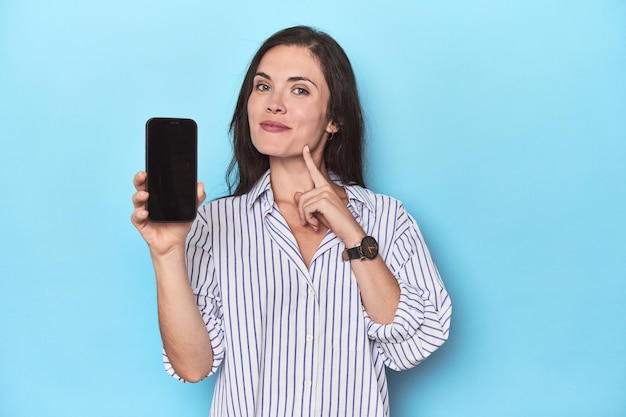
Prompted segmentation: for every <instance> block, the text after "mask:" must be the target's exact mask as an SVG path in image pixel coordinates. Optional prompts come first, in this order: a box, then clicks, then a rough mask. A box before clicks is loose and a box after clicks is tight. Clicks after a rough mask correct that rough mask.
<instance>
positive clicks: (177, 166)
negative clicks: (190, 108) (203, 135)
mask: <svg viewBox="0 0 626 417" xmlns="http://www.w3.org/2000/svg"><path fill="white" fill-rule="evenodd" d="M197 171H198V126H197V125H196V122H195V121H193V120H191V119H178V118H165V117H155V118H152V119H150V120H148V121H147V122H146V173H147V174H148V176H147V180H146V181H147V182H146V190H147V191H148V193H149V197H148V203H147V205H146V209H147V210H148V212H149V215H148V219H149V220H150V221H153V222H167V223H174V222H190V221H192V220H193V219H194V218H195V217H196V204H197V192H196V184H197V175H198V174H197Z"/></svg>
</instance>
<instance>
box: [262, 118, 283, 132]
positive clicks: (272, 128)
mask: <svg viewBox="0 0 626 417" xmlns="http://www.w3.org/2000/svg"><path fill="white" fill-rule="evenodd" d="M261 128H262V129H263V130H265V131H266V132H271V133H280V132H284V131H285V130H289V127H287V126H285V125H284V124H282V123H279V122H272V121H270V120H267V121H265V122H261Z"/></svg>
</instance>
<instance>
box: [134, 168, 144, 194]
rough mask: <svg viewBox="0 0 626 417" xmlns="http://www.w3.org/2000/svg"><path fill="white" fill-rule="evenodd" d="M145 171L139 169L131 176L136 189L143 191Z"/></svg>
mask: <svg viewBox="0 0 626 417" xmlns="http://www.w3.org/2000/svg"><path fill="white" fill-rule="evenodd" d="M146 176H147V175H146V172H145V171H139V172H138V173H137V174H135V176H134V177H133V185H134V186H135V189H136V190H137V191H144V190H145V189H146Z"/></svg>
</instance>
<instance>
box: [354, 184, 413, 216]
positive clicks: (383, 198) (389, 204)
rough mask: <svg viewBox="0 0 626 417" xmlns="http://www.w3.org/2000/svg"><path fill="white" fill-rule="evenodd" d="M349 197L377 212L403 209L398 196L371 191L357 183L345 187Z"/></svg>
mask: <svg viewBox="0 0 626 417" xmlns="http://www.w3.org/2000/svg"><path fill="white" fill-rule="evenodd" d="M346 190H347V191H348V195H349V198H351V199H354V200H357V201H359V202H361V203H362V204H364V205H365V206H366V207H367V208H369V209H371V210H373V211H375V212H377V213H379V212H381V211H384V212H398V211H405V208H404V204H403V203H402V201H400V200H399V199H398V198H396V197H393V196H390V195H388V194H384V193H380V192H375V191H372V190H371V189H369V188H365V187H361V186H359V185H351V186H348V187H346Z"/></svg>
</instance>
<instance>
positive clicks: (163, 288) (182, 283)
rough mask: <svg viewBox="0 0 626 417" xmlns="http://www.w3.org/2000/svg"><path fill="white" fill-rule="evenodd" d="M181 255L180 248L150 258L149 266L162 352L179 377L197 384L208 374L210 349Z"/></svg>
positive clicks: (183, 257) (182, 251) (210, 362)
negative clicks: (152, 279)
mask: <svg viewBox="0 0 626 417" xmlns="http://www.w3.org/2000/svg"><path fill="white" fill-rule="evenodd" d="M184 252H185V250H184V247H183V246H180V247H176V248H174V249H172V250H171V251H169V252H168V253H167V254H164V255H155V254H152V262H153V264H154V270H155V274H156V281H157V303H158V314H159V328H160V330H161V338H162V340H163V348H164V349H165V352H166V354H167V356H168V358H169V360H170V363H171V365H172V367H173V368H174V370H175V371H176V373H177V374H178V376H180V377H181V378H183V379H184V380H186V381H189V382H197V381H200V380H202V379H204V378H205V377H206V376H207V375H208V374H209V372H210V371H211V367H212V364H213V349H212V348H211V341H210V339H209V334H208V332H207V329H206V327H205V325H204V322H203V320H202V316H201V314H200V311H199V310H198V306H197V304H196V300H195V297H194V295H193V292H192V291H191V286H190V284H189V279H188V278H187V269H186V267H185V253H184Z"/></svg>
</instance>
